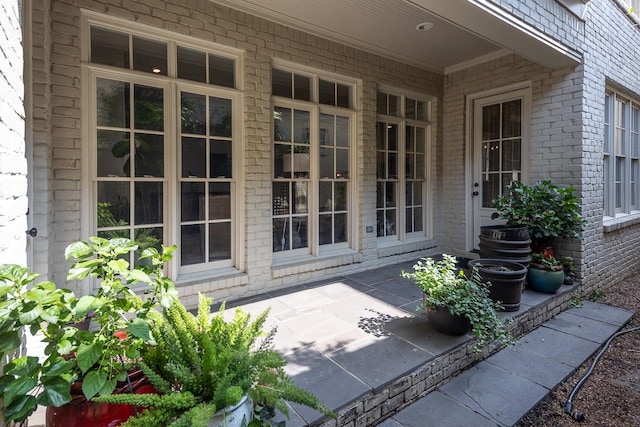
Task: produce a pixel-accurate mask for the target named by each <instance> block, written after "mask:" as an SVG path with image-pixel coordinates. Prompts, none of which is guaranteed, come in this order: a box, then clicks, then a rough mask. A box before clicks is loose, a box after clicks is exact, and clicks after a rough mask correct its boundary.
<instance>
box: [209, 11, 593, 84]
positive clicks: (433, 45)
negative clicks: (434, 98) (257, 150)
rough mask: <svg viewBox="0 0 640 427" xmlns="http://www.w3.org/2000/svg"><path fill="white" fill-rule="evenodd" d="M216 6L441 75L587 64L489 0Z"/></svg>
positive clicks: (565, 47)
mask: <svg viewBox="0 0 640 427" xmlns="http://www.w3.org/2000/svg"><path fill="white" fill-rule="evenodd" d="M214 1H216V2H217V3H221V4H224V5H226V6H229V7H231V8H234V9H238V10H241V11H243V12H247V13H250V14H252V15H256V16H260V17H263V18H266V19H268V20H271V21H274V22H277V23H280V24H283V25H286V26H289V27H292V28H296V29H299V30H303V31H306V32H309V33H312V34H315V35H317V36H320V37H323V38H327V39H329V40H334V41H336V42H340V43H344V44H346V45H349V46H353V47H356V48H360V49H363V50H367V51H369V52H374V53H377V54H380V55H383V56H386V57H390V58H393V59H397V60H399V61H402V62H405V63H409V64H413V65H416V66H419V67H421V68H425V69H428V70H431V71H434V72H438V73H441V74H447V73H449V72H452V71H455V70H458V69H462V68H465V67H466V66H468V65H471V64H474V63H479V62H484V61H486V60H489V59H492V58H496V57H499V56H503V55H505V54H508V53H512V52H513V53H517V54H518V55H520V56H523V57H525V58H527V59H529V60H531V61H534V62H536V63H539V64H541V65H544V66H548V67H550V68H562V67H567V66H575V65H577V64H578V63H579V62H580V61H581V56H580V54H579V53H578V52H576V51H574V50H572V49H570V48H569V47H567V46H565V45H563V44H562V43H560V42H558V41H556V40H554V39H552V38H551V37H549V36H547V35H546V34H544V33H542V32H541V31H540V30H538V29H536V28H534V27H533V26H530V25H528V24H525V23H524V22H522V21H520V20H518V19H516V18H514V17H512V16H511V15H510V14H508V13H507V12H506V11H504V10H503V9H501V8H499V7H497V6H496V5H495V4H494V3H493V2H491V1H489V0H348V1H345V0H322V1H318V0H214ZM421 24H423V26H427V27H431V26H432V28H431V29H429V30H427V31H419V29H417V27H418V26H420V25H421Z"/></svg>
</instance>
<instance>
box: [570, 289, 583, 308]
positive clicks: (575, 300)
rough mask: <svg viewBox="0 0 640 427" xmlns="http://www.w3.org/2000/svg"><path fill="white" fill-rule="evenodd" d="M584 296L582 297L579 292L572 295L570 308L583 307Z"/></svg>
mask: <svg viewBox="0 0 640 427" xmlns="http://www.w3.org/2000/svg"><path fill="white" fill-rule="evenodd" d="M582 305H583V304H582V295H580V292H579V291H574V292H573V293H572V294H571V302H570V303H569V307H571V308H580V307H582Z"/></svg>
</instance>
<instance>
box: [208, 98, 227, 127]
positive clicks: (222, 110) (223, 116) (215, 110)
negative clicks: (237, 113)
mask: <svg viewBox="0 0 640 427" xmlns="http://www.w3.org/2000/svg"><path fill="white" fill-rule="evenodd" d="M209 120H210V124H209V126H210V130H209V132H210V135H211V136H227V137H230V136H231V100H230V99H225V98H216V97H209Z"/></svg>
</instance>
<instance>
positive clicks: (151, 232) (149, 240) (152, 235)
mask: <svg viewBox="0 0 640 427" xmlns="http://www.w3.org/2000/svg"><path fill="white" fill-rule="evenodd" d="M163 231H164V230H163V229H162V227H153V228H137V229H136V230H135V235H134V239H135V241H136V243H137V244H138V249H137V250H136V251H135V256H134V259H135V261H134V262H135V264H134V265H140V264H142V265H147V266H150V264H151V261H149V259H142V260H141V259H139V258H140V255H142V251H144V250H145V249H148V248H156V249H157V250H158V252H160V253H162V239H163V234H164V232H163Z"/></svg>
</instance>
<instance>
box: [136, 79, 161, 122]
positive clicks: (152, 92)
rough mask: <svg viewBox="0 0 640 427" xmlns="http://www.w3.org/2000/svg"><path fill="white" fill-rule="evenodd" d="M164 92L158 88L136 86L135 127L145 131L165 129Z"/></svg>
mask: <svg viewBox="0 0 640 427" xmlns="http://www.w3.org/2000/svg"><path fill="white" fill-rule="evenodd" d="M163 103H164V101H163V90H162V89H160V88H157V87H151V86H142V85H134V88H133V106H134V113H133V116H134V127H135V128H136V129H144V130H158V131H161V130H163V129H164V116H163V114H164V105H163Z"/></svg>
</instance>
